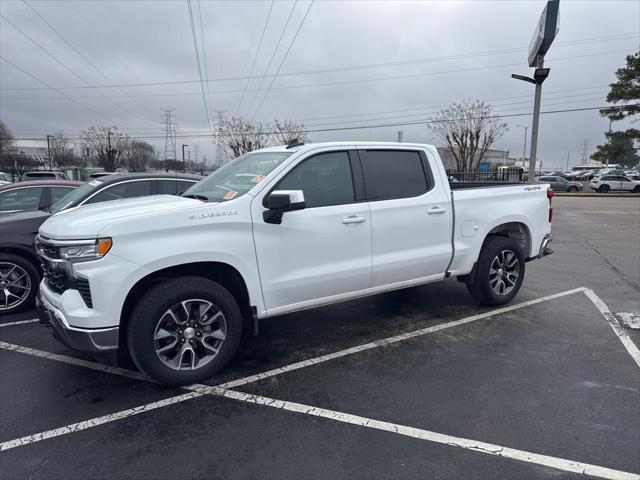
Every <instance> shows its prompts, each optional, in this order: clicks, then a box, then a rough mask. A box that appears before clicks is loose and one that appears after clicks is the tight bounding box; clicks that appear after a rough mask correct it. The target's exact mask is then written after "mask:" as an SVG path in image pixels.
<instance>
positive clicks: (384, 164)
mask: <svg viewBox="0 0 640 480" xmlns="http://www.w3.org/2000/svg"><path fill="white" fill-rule="evenodd" d="M552 194H553V191H552V190H548V187H547V186H546V185H524V184H521V183H517V184H512V185H505V184H504V183H502V184H498V185H496V184H491V183H487V184H483V183H482V182H477V183H471V184H467V183H465V182H453V183H451V184H449V183H448V182H447V174H446V171H445V169H444V167H443V165H442V162H441V160H440V157H439V156H438V152H437V150H436V149H435V148H434V147H432V146H427V145H418V144H399V143H359V144H358V145H357V146H355V145H354V143H345V142H339V143H324V144H310V145H301V144H298V143H296V144H295V145H291V146H290V147H284V146H283V147H271V148H266V149H262V150H257V151H254V152H251V153H248V154H246V155H243V156H241V157H239V158H237V159H235V160H234V161H232V162H230V163H228V164H226V165H225V166H223V167H222V168H219V169H218V170H216V171H215V172H213V173H212V174H211V175H209V177H207V178H206V179H205V180H203V181H202V182H200V183H198V184H197V185H195V186H193V187H191V188H190V189H189V190H187V192H185V194H184V195H182V196H181V197H169V196H163V197H156V198H139V199H131V200H126V201H120V202H110V203H109V204H101V205H89V206H86V207H83V208H82V209H77V210H72V211H68V212H64V213H62V214H60V215H54V216H53V217H51V218H49V219H48V220H47V221H46V222H44V224H42V226H41V227H40V230H39V234H38V237H37V249H38V252H39V254H40V256H41V257H42V259H43V261H44V262H45V263H46V276H45V279H44V280H43V282H42V283H41V285H40V294H39V297H38V298H39V300H38V305H39V306H38V315H39V317H40V319H41V321H42V322H43V323H46V324H48V325H51V326H52V327H53V330H54V332H55V335H56V338H58V339H59V340H60V341H62V342H63V343H64V344H66V345H67V346H68V347H70V348H74V349H77V350H83V351H94V352H95V351H100V352H109V351H111V352H117V351H118V349H120V353H121V354H125V353H129V354H130V355H131V357H132V359H133V361H134V362H135V364H136V365H137V366H138V367H139V368H140V370H142V371H143V372H144V373H146V374H148V375H150V376H151V377H153V378H155V379H157V380H159V381H161V382H164V383H166V384H172V385H180V384H190V383H194V382H198V381H201V380H203V379H205V378H208V377H210V376H211V375H212V374H213V373H215V372H217V371H218V370H220V369H221V368H222V367H223V366H224V365H225V364H226V363H227V362H228V361H229V360H230V359H231V358H232V356H233V355H234V353H235V351H236V350H237V348H238V345H239V342H240V338H241V336H242V330H243V327H244V325H245V321H248V323H249V324H250V325H251V324H252V325H253V326H254V329H255V330H254V331H257V323H258V319H260V318H265V317H271V316H274V315H279V314H283V313H288V312H294V311H298V310H303V309H307V308H311V307H317V306H320V305H326V304H331V303H335V302H340V301H344V300H348V299H351V298H358V297H362V296H366V295H372V294H376V293H380V292H385V291H390V290H396V289H398V288H404V287H410V286H415V285H420V284H424V283H429V282H434V281H438V280H442V279H444V278H447V277H450V276H453V277H457V278H458V280H460V281H462V282H464V283H466V285H467V289H468V290H469V293H470V294H471V295H472V296H473V297H474V298H475V299H476V300H478V301H479V302H481V303H484V304H487V305H502V304H505V303H507V302H509V301H510V300H511V299H513V298H514V296H515V295H516V294H517V292H518V290H519V289H520V286H521V285H522V281H523V278H524V273H525V262H526V261H528V260H533V259H536V258H541V257H543V256H545V255H547V254H549V253H551V251H550V249H549V248H548V245H549V242H550V241H551V214H552V209H551V196H552ZM454 206H455V209H454ZM454 212H455V213H454ZM525 212H526V213H525ZM454 246H455V250H454V248H453V247H454Z"/></svg>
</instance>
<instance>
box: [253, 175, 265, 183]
mask: <svg viewBox="0 0 640 480" xmlns="http://www.w3.org/2000/svg"><path fill="white" fill-rule="evenodd" d="M263 179H264V175H256V176H255V177H253V178H252V179H251V180H250V181H251V183H260V182H261V181H262V180H263Z"/></svg>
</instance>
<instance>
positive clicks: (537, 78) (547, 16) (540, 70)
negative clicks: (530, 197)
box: [511, 0, 560, 183]
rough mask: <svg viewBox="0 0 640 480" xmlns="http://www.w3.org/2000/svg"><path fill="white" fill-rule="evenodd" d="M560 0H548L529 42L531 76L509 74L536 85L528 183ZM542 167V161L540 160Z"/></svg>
mask: <svg viewBox="0 0 640 480" xmlns="http://www.w3.org/2000/svg"><path fill="white" fill-rule="evenodd" d="M559 8H560V0H548V1H547V3H546V5H545V7H544V9H543V10H542V14H541V15H540V19H539V20H538V24H537V25H536V29H535V31H534V33H533V38H532V39H531V43H530V44H529V56H528V58H527V60H528V61H529V66H530V67H533V68H535V71H534V73H533V78H531V77H527V76H525V75H516V74H515V73H514V74H512V75H511V77H512V78H515V79H516V80H523V81H525V82H529V83H533V84H534V85H535V86H536V91H535V96H534V100H533V119H532V121H531V148H530V149H529V183H534V182H535V175H536V153H537V149H538V124H539V122H540V99H541V98H542V83H543V82H544V81H545V79H546V78H547V77H548V76H549V69H548V68H544V56H545V54H546V53H547V51H548V50H549V47H550V46H551V44H552V43H553V40H554V39H555V38H556V35H557V33H558V10H559ZM540 166H541V167H542V162H540Z"/></svg>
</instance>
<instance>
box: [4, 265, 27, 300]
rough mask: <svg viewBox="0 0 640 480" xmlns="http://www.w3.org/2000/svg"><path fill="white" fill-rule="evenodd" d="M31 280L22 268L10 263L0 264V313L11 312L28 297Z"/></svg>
mask: <svg viewBox="0 0 640 480" xmlns="http://www.w3.org/2000/svg"><path fill="white" fill-rule="evenodd" d="M30 293H31V278H29V274H28V273H27V272H26V270H25V269H24V268H22V267H21V266H20V265H16V264H15V263H11V262H0V312H2V311H8V310H12V309H14V308H16V307H18V306H19V305H22V303H24V302H25V300H26V299H27V298H28V297H29V294H30Z"/></svg>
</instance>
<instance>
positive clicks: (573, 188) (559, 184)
mask: <svg viewBox="0 0 640 480" xmlns="http://www.w3.org/2000/svg"><path fill="white" fill-rule="evenodd" d="M538 183H548V184H550V185H551V188H553V189H554V190H555V191H556V192H581V191H582V189H583V186H582V184H581V183H580V182H570V181H569V180H567V179H566V178H562V177H556V176H546V177H540V179H539V180H538Z"/></svg>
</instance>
